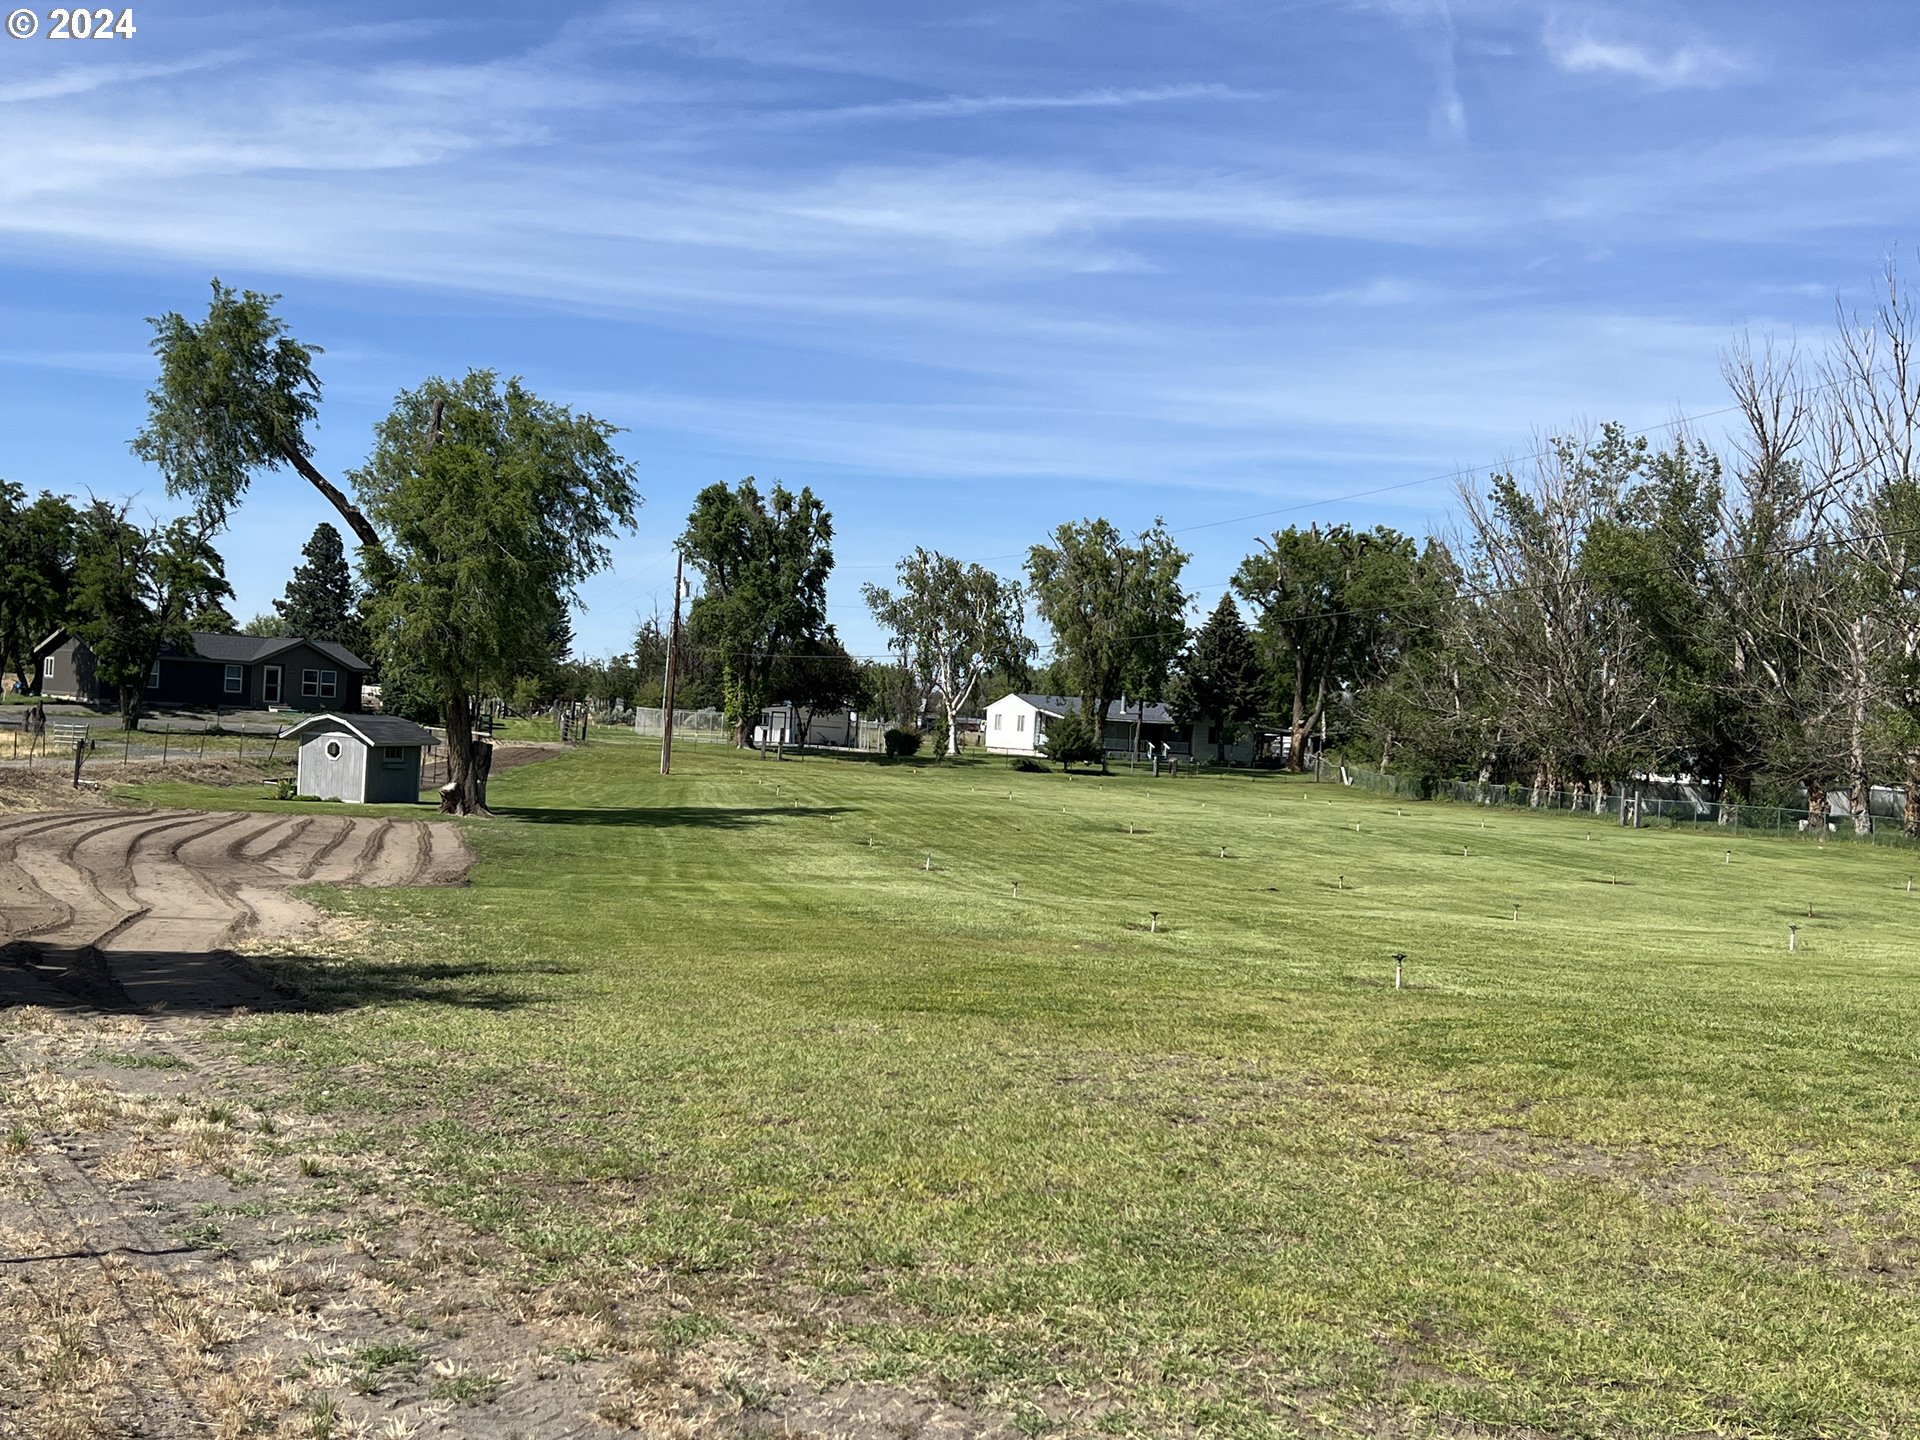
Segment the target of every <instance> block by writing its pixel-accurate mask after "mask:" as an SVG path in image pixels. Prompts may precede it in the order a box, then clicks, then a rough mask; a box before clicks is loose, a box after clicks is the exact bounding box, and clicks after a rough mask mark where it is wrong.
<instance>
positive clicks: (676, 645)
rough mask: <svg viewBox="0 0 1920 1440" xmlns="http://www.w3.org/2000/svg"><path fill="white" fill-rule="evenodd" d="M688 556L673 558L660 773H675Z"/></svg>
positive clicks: (661, 715) (679, 554)
mask: <svg viewBox="0 0 1920 1440" xmlns="http://www.w3.org/2000/svg"><path fill="white" fill-rule="evenodd" d="M685 564H686V556H684V555H682V554H681V553H680V552H679V551H675V552H674V556H673V628H672V629H671V630H669V631H668V632H667V685H666V692H665V693H664V694H663V695H662V696H661V697H660V698H661V699H662V700H664V701H665V702H666V703H665V704H664V705H663V706H662V707H661V710H660V773H661V774H662V775H671V774H672V773H673V678H674V677H673V662H674V660H675V658H676V657H677V656H678V655H679V654H680V591H681V588H682V586H681V580H680V576H681V573H682V567H683V566H684V565H685Z"/></svg>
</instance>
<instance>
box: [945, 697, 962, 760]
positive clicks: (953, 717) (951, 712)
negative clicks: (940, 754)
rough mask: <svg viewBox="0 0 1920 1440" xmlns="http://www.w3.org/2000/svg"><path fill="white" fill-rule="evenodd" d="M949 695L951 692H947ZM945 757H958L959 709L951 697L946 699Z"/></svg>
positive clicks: (952, 758) (955, 758)
mask: <svg viewBox="0 0 1920 1440" xmlns="http://www.w3.org/2000/svg"><path fill="white" fill-rule="evenodd" d="M947 693H948V694H949V695H951V694H952V693H953V692H952V691H951V690H949V691H948V692H947ZM947 758H948V759H949V760H958V759H959V758H960V711H959V709H958V707H956V706H955V705H954V703H953V701H952V700H951V699H949V700H948V701H947Z"/></svg>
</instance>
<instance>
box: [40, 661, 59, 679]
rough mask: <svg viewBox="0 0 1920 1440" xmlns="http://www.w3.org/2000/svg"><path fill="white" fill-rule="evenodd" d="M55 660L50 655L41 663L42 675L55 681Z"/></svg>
mask: <svg viewBox="0 0 1920 1440" xmlns="http://www.w3.org/2000/svg"><path fill="white" fill-rule="evenodd" d="M53 660H54V657H53V656H51V655H49V656H47V658H46V659H45V660H42V661H41V662H40V673H41V674H42V675H44V676H45V677H46V678H47V679H49V680H51V679H53V672H54V669H55V668H56V667H55V665H54V663H53Z"/></svg>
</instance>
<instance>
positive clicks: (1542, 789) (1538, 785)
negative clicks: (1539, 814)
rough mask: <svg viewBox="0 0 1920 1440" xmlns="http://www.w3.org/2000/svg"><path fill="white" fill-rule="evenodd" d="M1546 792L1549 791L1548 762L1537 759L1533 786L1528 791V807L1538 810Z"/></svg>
mask: <svg viewBox="0 0 1920 1440" xmlns="http://www.w3.org/2000/svg"><path fill="white" fill-rule="evenodd" d="M1546 792H1547V762H1546V761H1544V760H1540V761H1536V762H1535V763H1534V767H1533V786H1532V788H1531V789H1530V790H1529V791H1528V792H1527V805H1528V807H1529V808H1531V809H1534V810H1538V809H1539V808H1540V799H1541V797H1542V796H1543V795H1545V794H1546Z"/></svg>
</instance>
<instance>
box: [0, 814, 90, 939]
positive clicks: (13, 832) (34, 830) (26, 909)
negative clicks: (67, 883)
mask: <svg viewBox="0 0 1920 1440" xmlns="http://www.w3.org/2000/svg"><path fill="white" fill-rule="evenodd" d="M85 818H86V817H85V816H62V817H60V818H59V819H57V820H51V821H50V820H48V819H47V817H46V816H44V815H39V816H29V817H27V818H26V820H24V821H22V820H15V821H11V822H9V823H8V824H6V825H3V826H0V915H10V916H12V917H13V918H14V924H15V925H16V927H17V928H19V929H21V930H22V931H27V932H30V931H33V930H41V929H45V928H46V927H48V926H49V925H64V924H66V923H67V922H68V921H69V920H71V919H72V918H73V907H72V906H71V905H68V904H67V903H66V902H65V901H64V900H61V899H59V898H58V897H57V896H55V895H51V894H49V893H48V892H47V891H46V890H44V889H42V888H41V887H40V885H39V884H38V883H37V882H36V881H35V880H34V878H33V876H32V874H31V873H30V872H29V871H28V870H27V869H26V868H25V867H23V866H22V865H21V864H20V863H19V862H18V861H17V860H15V858H14V851H15V849H16V848H17V847H18V846H19V844H20V842H21V840H23V839H26V838H29V837H30V836H32V835H37V834H42V833H44V832H46V831H48V830H53V829H57V828H58V827H59V826H61V825H63V824H66V823H68V822H69V821H71V820H79V819H85ZM35 822H38V823H35Z"/></svg>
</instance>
